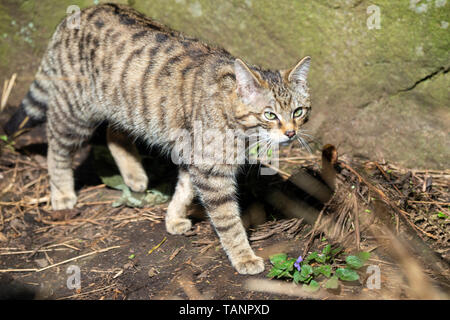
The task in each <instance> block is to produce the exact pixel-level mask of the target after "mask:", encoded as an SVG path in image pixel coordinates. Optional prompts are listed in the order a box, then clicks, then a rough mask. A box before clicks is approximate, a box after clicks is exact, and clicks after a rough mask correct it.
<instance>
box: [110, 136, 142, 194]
mask: <svg viewBox="0 0 450 320" xmlns="http://www.w3.org/2000/svg"><path fill="white" fill-rule="evenodd" d="M106 140H107V144H108V148H109V150H110V151H111V154H112V156H113V158H114V160H115V161H116V164H117V166H118V167H119V171H120V174H121V175H122V177H123V180H124V182H125V184H126V185H127V186H128V187H130V189H131V190H133V191H134V192H144V191H145V190H146V189H147V185H148V177H147V174H146V173H145V170H144V167H143V166H142V162H141V158H140V156H139V153H138V151H137V149H136V146H135V145H134V144H133V143H132V142H131V141H130V139H129V137H128V136H127V134H125V133H123V132H120V131H116V130H113V129H111V128H108V129H107V132H106Z"/></svg>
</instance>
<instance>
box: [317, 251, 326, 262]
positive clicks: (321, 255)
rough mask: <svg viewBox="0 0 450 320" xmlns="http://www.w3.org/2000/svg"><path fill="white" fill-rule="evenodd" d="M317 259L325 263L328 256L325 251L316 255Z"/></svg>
mask: <svg viewBox="0 0 450 320" xmlns="http://www.w3.org/2000/svg"><path fill="white" fill-rule="evenodd" d="M316 261H317V262H320V263H325V261H327V256H326V255H324V254H323V253H321V254H318V255H317V257H316Z"/></svg>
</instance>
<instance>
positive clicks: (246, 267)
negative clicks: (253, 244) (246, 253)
mask: <svg viewBox="0 0 450 320" xmlns="http://www.w3.org/2000/svg"><path fill="white" fill-rule="evenodd" d="M236 260H237V261H235V263H234V264H233V265H234V267H235V268H236V270H237V272H239V273H240V274H258V273H261V272H263V271H264V259H263V258H261V257H258V256H255V255H253V256H251V257H246V258H237V259H236Z"/></svg>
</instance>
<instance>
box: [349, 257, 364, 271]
mask: <svg viewBox="0 0 450 320" xmlns="http://www.w3.org/2000/svg"><path fill="white" fill-rule="evenodd" d="M345 262H346V263H347V266H349V267H350V268H353V269H359V268H361V267H362V266H363V265H364V262H362V261H361V259H359V258H358V257H357V256H348V257H347V258H345Z"/></svg>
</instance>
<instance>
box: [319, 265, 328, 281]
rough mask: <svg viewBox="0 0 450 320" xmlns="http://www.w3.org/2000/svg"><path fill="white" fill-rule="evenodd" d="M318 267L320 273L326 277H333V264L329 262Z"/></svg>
mask: <svg viewBox="0 0 450 320" xmlns="http://www.w3.org/2000/svg"><path fill="white" fill-rule="evenodd" d="M318 269H319V270H318V271H319V273H321V274H323V275H324V276H325V277H327V278H329V277H331V266H330V265H329V264H326V265H323V266H320V267H319V268H318Z"/></svg>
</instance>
